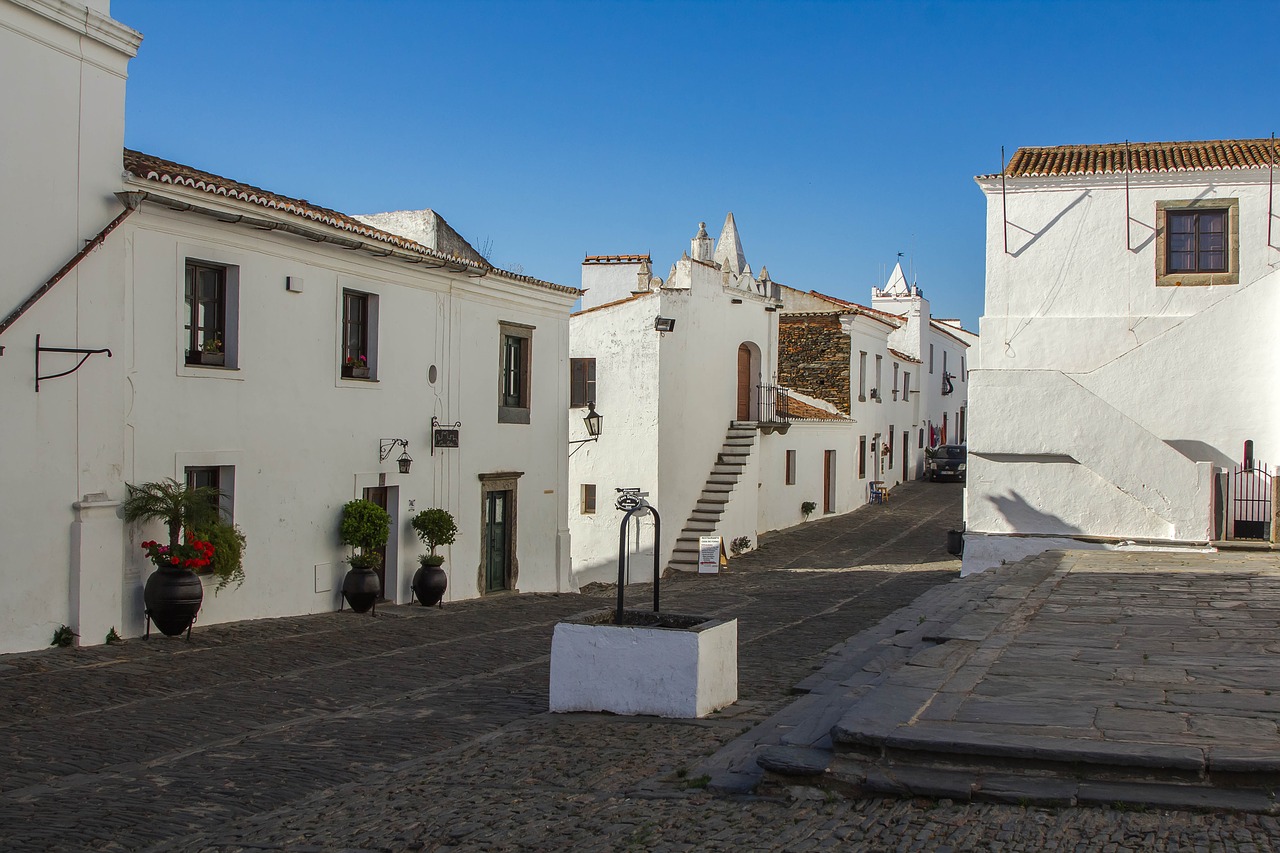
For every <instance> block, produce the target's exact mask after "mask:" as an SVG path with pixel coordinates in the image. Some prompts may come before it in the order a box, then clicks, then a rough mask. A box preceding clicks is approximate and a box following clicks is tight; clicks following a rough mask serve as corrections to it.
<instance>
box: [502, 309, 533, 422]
mask: <svg viewBox="0 0 1280 853" xmlns="http://www.w3.org/2000/svg"><path fill="white" fill-rule="evenodd" d="M498 329H499V334H498V337H499V339H500V340H501V349H500V352H499V358H500V359H501V361H500V364H501V366H502V370H501V385H500V387H499V389H498V423H501V424H527V423H529V380H530V360H531V359H532V357H533V326H526V325H524V324H522V323H509V322H502V323H499V324H498Z"/></svg>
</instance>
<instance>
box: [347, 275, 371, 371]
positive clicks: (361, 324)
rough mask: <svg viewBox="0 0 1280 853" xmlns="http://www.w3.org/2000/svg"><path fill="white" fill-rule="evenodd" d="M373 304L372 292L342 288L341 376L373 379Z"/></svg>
mask: <svg viewBox="0 0 1280 853" xmlns="http://www.w3.org/2000/svg"><path fill="white" fill-rule="evenodd" d="M376 304H377V297H376V296H374V295H373V294H370V293H361V292H360V291H358V290H346V289H345V288H344V289H343V291H342V376H343V377H344V378H346V379H373V378H374V375H375V374H374V356H375V347H374V346H373V337H374V335H373V330H374V322H373V321H374V310H375V305H376Z"/></svg>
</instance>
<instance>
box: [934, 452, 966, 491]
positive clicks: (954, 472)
mask: <svg viewBox="0 0 1280 853" xmlns="http://www.w3.org/2000/svg"><path fill="white" fill-rule="evenodd" d="M964 462H965V451H964V445H963V444H941V445H938V447H936V448H935V449H934V451H933V456H932V457H930V459H929V479H930V480H934V481H937V480H940V479H941V478H943V477H955V478H956V479H958V480H959V481H960V482H962V483H963V482H964V468H965V465H964Z"/></svg>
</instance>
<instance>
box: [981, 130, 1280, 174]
mask: <svg viewBox="0 0 1280 853" xmlns="http://www.w3.org/2000/svg"><path fill="white" fill-rule="evenodd" d="M1126 147H1127V148H1128V169H1129V171H1130V172H1133V173H1140V172H1194V171H1204V170H1210V169H1264V168H1267V166H1269V165H1270V164H1272V163H1280V159H1273V158H1275V157H1276V153H1275V149H1274V147H1273V143H1272V140H1270V139H1220V140H1214V141H1208V142H1131V143H1129V144H1128V146H1126V145H1125V143H1123V142H1115V143H1109V144H1106V145H1056V146H1051V147H1030V148H1019V149H1018V150H1017V151H1015V152H1014V154H1013V157H1012V158H1011V159H1010V160H1009V164H1008V165H1007V166H1005V170H1004V174H1005V175H1007V176H1009V177H1043V176H1047V175H1100V174H1102V175H1105V174H1115V173H1119V174H1123V173H1124V171H1125V162H1126V154H1125V149H1126ZM984 177H988V178H998V177H999V174H995V175H986V176H984Z"/></svg>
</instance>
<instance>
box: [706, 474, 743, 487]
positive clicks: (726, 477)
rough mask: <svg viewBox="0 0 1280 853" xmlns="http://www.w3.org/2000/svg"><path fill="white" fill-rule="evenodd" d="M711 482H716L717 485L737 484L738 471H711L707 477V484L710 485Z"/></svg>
mask: <svg viewBox="0 0 1280 853" xmlns="http://www.w3.org/2000/svg"><path fill="white" fill-rule="evenodd" d="M712 483H716V484H719V485H727V486H736V485H737V484H738V472H737V471H734V472H733V473H726V472H720V471H713V472H712V473H711V476H710V477H707V485H708V486H710V485H711V484H712Z"/></svg>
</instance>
